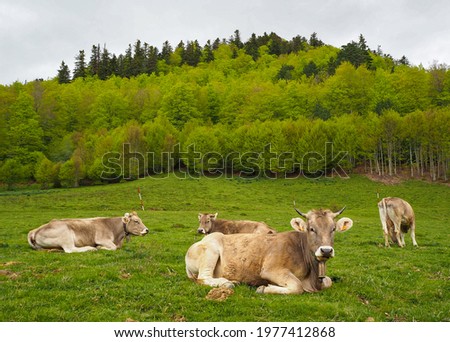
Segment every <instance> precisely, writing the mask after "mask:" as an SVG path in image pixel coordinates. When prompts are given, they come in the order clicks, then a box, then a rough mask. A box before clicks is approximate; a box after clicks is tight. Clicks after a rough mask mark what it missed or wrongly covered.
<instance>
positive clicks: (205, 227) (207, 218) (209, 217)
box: [197, 213, 218, 234]
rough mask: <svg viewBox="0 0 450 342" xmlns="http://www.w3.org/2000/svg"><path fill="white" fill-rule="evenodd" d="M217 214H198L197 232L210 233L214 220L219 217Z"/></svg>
mask: <svg viewBox="0 0 450 342" xmlns="http://www.w3.org/2000/svg"><path fill="white" fill-rule="evenodd" d="M217 214H218V213H215V214H198V222H200V225H199V226H198V229H197V233H199V234H209V233H210V231H211V227H212V221H214V220H215V219H216V218H217Z"/></svg>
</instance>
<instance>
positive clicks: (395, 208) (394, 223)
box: [378, 197, 417, 247]
mask: <svg viewBox="0 0 450 342" xmlns="http://www.w3.org/2000/svg"><path fill="white" fill-rule="evenodd" d="M378 211H379V213H380V220H381V225H382V228H383V234H384V245H385V246H386V247H389V237H390V238H391V240H392V242H393V243H397V244H398V245H399V246H400V247H405V234H406V233H407V232H408V230H409V231H410V232H411V239H412V242H413V245H414V246H416V247H417V242H416V218H415V215H414V210H413V208H412V207H411V205H410V204H409V203H408V202H406V201H405V200H403V199H401V198H398V197H386V198H383V199H382V200H381V201H380V202H378Z"/></svg>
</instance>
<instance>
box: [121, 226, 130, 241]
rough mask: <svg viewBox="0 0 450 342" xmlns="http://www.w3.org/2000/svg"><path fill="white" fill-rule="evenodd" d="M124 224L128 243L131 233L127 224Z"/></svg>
mask: <svg viewBox="0 0 450 342" xmlns="http://www.w3.org/2000/svg"><path fill="white" fill-rule="evenodd" d="M122 223H123V231H124V232H125V237H126V238H127V241H128V240H129V239H130V235H131V233H130V232H129V231H128V229H127V224H126V223H125V222H122Z"/></svg>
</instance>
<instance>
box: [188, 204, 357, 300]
mask: <svg viewBox="0 0 450 342" xmlns="http://www.w3.org/2000/svg"><path fill="white" fill-rule="evenodd" d="M343 210H344V209H342V210H340V211H338V212H336V213H333V212H331V211H330V210H313V211H309V212H308V213H307V214H303V213H301V212H300V211H298V210H297V212H298V213H299V214H300V215H301V216H303V217H304V218H306V222H305V221H303V220H302V219H301V218H293V219H292V220H291V226H292V227H293V228H294V230H295V231H290V232H283V233H277V234H234V235H224V234H222V233H212V234H210V235H207V236H206V237H205V238H203V239H202V240H201V241H199V242H196V243H195V244H193V245H192V246H191V247H190V248H189V250H188V251H187V253H186V258H185V261H186V272H187V275H188V277H189V278H191V279H193V280H195V281H196V282H198V283H200V284H204V285H208V286H225V287H233V286H234V285H233V283H236V282H242V283H246V284H249V285H252V286H259V287H258V289H257V292H259V293H278V294H296V293H303V292H304V291H306V292H316V291H320V290H322V289H324V288H328V287H330V286H331V284H332V281H331V279H330V278H329V277H326V276H325V275H324V274H323V272H321V271H320V270H319V264H320V267H324V264H323V263H324V262H326V261H327V260H328V259H329V258H332V257H333V256H334V249H333V243H334V234H335V232H336V231H338V232H344V231H346V230H348V229H350V228H351V227H352V225H353V221H352V220H351V219H349V218H346V217H344V218H341V219H340V220H338V221H337V222H336V221H335V218H336V217H337V216H338V215H339V214H341V213H342V211H343ZM322 269H323V268H322Z"/></svg>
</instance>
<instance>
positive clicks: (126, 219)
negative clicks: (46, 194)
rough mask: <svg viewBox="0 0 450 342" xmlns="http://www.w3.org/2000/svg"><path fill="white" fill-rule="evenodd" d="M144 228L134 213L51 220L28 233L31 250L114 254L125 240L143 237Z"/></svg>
mask: <svg viewBox="0 0 450 342" xmlns="http://www.w3.org/2000/svg"><path fill="white" fill-rule="evenodd" d="M147 233H148V228H147V227H146V226H145V225H144V224H143V223H142V220H141V219H140V218H139V217H138V215H137V213H136V212H132V213H131V214H129V213H126V214H125V215H124V216H123V217H112V218H106V217H96V218H87V219H63V220H52V221H50V222H49V223H46V224H44V225H42V226H40V227H39V228H36V229H34V230H32V231H30V232H29V233H28V243H29V244H30V246H31V247H32V248H34V249H62V250H64V252H66V253H73V252H86V251H95V250H97V249H108V250H116V249H117V248H120V247H122V244H123V240H124V239H125V237H127V238H128V237H129V236H130V235H145V234H147Z"/></svg>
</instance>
